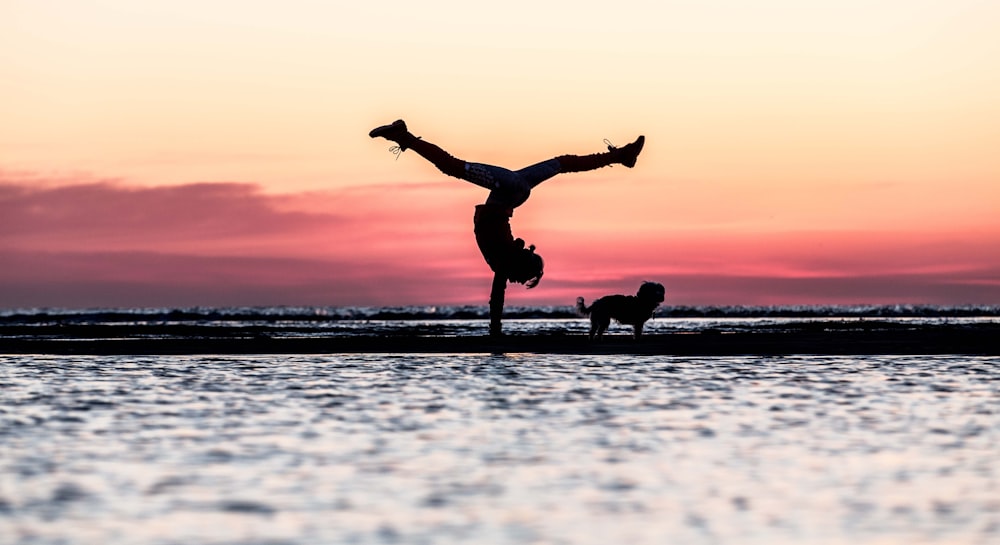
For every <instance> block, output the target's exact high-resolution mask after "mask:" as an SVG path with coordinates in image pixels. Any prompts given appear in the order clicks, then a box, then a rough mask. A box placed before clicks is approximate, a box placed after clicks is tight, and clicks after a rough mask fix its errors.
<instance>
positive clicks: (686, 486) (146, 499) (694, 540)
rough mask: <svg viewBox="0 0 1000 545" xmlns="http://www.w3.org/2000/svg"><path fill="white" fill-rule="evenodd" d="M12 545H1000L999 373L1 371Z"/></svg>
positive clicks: (794, 363) (910, 365)
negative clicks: (776, 544) (750, 544)
mask: <svg viewBox="0 0 1000 545" xmlns="http://www.w3.org/2000/svg"><path fill="white" fill-rule="evenodd" d="M0 384H2V390H0V401H2V404H0V542H2V543H5V544H32V545H34V544H64V543H73V544H76V543H95V544H97V543H100V544H109V543H110V544H117V543H121V544H130V543H135V544H144V545H145V544H182V543H183V544H190V543H199V544H216V543H218V544H223V543H225V544H265V543H266V544H285V543H287V544H292V543H295V544H298V543H304V544H313V543H315V544H330V543H356V544H448V543H477V544H524V543H537V544H601V545H606V544H613V543H628V544H656V545H661V544H664V543H690V544H715V543H740V544H744V543H760V544H765V543H766V544H774V543H779V544H781V543H795V544H801V543H817V544H828V543H829V544H841V543H844V544H847V543H850V544H883V543H908V544H913V543H916V544H920V543H948V544H956V543H957V544H963V543H969V544H987V543H997V542H1000V358H997V357H964V356H963V357H955V356H934V357H901V356H878V357H861V358H858V357H852V358H838V357H822V356H810V357H797V358H789V357H782V358H761V357H739V358H702V359H683V358H676V357H663V356H645V357H644V356H599V357H596V356H595V357H591V356H585V357H584V356H560V355H536V354H509V355H505V356H499V355H487V354H482V355H476V354H473V355H445V354H441V355H399V356H386V355H378V354H364V355H337V354H332V355H316V356H273V355H268V356H233V357H217V356H169V357H135V356H132V357H122V356H115V357H105V356H72V357H46V356H37V355H34V356H33V355H26V356H10V355H8V356H0Z"/></svg>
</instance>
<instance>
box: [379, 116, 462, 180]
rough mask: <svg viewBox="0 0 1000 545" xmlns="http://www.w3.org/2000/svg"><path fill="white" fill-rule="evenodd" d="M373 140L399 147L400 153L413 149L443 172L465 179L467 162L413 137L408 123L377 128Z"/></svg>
mask: <svg viewBox="0 0 1000 545" xmlns="http://www.w3.org/2000/svg"><path fill="white" fill-rule="evenodd" d="M368 136H370V137H372V138H378V137H382V138H385V139H386V140H389V141H391V142H395V143H396V144H398V145H399V149H400V151H406V150H408V149H412V150H413V151H415V152H417V155H419V156H421V157H423V158H424V159H427V160H428V161H430V162H431V164H433V165H434V166H436V167H437V168H438V170H440V171H441V172H443V173H445V174H447V175H448V176H454V177H455V178H464V174H465V161H463V160H461V159H457V158H455V157H452V156H451V154H449V153H448V152H446V151H444V150H443V149H441V148H440V147H438V146H436V145H434V144H431V143H430V142H426V141H424V140H421V139H420V137H417V136H413V134H412V133H411V132H410V131H409V130H407V128H406V122H404V121H403V120H402V119H397V120H396V121H393V122H392V123H390V124H388V125H382V126H381V127H376V128H374V129H372V130H371V132H369V133H368Z"/></svg>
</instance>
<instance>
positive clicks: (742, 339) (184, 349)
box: [0, 322, 1000, 356]
mask: <svg viewBox="0 0 1000 545" xmlns="http://www.w3.org/2000/svg"><path fill="white" fill-rule="evenodd" d="M883 326H884V324H882V325H880V324H878V323H875V322H872V323H867V322H865V323H861V324H853V326H852V327H844V324H842V323H837V322H810V323H808V324H798V325H794V326H791V327H784V328H783V329H781V330H774V329H766V328H762V329H760V330H751V331H739V332H726V331H703V332H694V333H692V332H679V333H666V334H656V335H647V336H644V337H643V338H642V339H641V340H640V341H638V342H636V341H634V340H633V339H632V338H631V336H628V335H623V334H618V335H609V336H606V337H605V338H604V339H603V340H600V341H591V340H589V339H588V338H587V337H586V336H585V335H580V334H565V335H563V334H537V335H518V334H514V335H508V336H504V337H502V338H491V337H488V336H478V335H466V336H462V335H457V336H456V335H451V336H433V335H418V334H413V333H399V334H373V335H353V336H312V337H282V336H273V335H266V334H261V332H259V331H252V330H249V331H248V330H239V329H236V330H234V329H232V328H213V327H208V328H202V329H200V330H199V332H198V335H191V336H183V337H169V336H152V335H150V336H147V334H148V331H147V328H144V327H143V326H135V325H121V326H113V327H102V328H100V329H99V330H96V329H95V328H93V327H79V328H75V327H73V326H64V327H60V328H59V331H58V335H55V334H49V335H41V334H39V335H24V334H18V335H14V334H12V333H13V332H12V331H3V330H0V334H3V336H2V337H0V354H49V355H74V354H77V355H171V354H174V355H196V354H233V355H237V354H243V355H249V354H359V353H372V354H377V353H385V354H402V353H446V354H447V353H454V354H470V353H488V354H489V353H540V354H541V353H544V354H570V355H574V354H575V355H613V354H632V355H676V356H729V355H762V356H777V355H799V354H801V355H808V354H816V355H892V354H899V355H917V354H927V355H932V354H956V355H990V356H995V355H1000V324H996V323H986V324H971V325H970V324H934V325H926V324H925V325H917V326H913V327H909V326H907V327H900V326H896V327H883ZM5 329H6V328H5ZM98 332H99V334H97V333H98Z"/></svg>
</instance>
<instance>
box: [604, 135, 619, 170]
mask: <svg viewBox="0 0 1000 545" xmlns="http://www.w3.org/2000/svg"><path fill="white" fill-rule="evenodd" d="M604 145H605V146H607V147H608V151H615V150H616V149H618V146H616V145H614V144H612V143H611V140H608V139H607V138H605V139H604ZM608 166H611V167H613V166H615V165H608Z"/></svg>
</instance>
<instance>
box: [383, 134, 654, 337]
mask: <svg viewBox="0 0 1000 545" xmlns="http://www.w3.org/2000/svg"><path fill="white" fill-rule="evenodd" d="M368 136H370V137H372V138H379V137H381V138H385V139H386V140H389V141H391V142H395V143H396V146H393V148H390V149H391V150H392V151H393V152H395V153H401V152H403V151H406V150H408V149H412V150H413V151H415V152H417V155H420V156H421V157H423V158H424V159H427V160H428V161H430V162H431V163H432V164H433V165H434V166H436V167H437V168H438V170H440V171H441V172H443V173H445V174H447V175H448V176H453V177H455V178H459V179H462V180H465V181H467V182H472V183H474V184H476V185H478V186H480V187H484V188H486V189H488V190H490V193H489V196H487V197H486V202H485V203H483V204H480V205H477V206H476V213H475V215H474V217H473V225H474V229H473V230H474V232H475V235H476V244H477V245H478V246H479V251H480V252H482V254H483V258H485V259H486V264H487V265H489V267H490V269H491V270H493V285H492V288H491V289H490V335H493V336H499V335H502V330H501V316H502V314H503V304H504V292H505V291H506V288H507V282H517V283H519V284H524V285H525V286H526V287H527V288H528V289H531V288H533V287H535V286H536V285H538V281H539V280H541V278H542V273H543V269H544V262H543V261H542V257H541V256H540V255H538V254H536V253H535V246H534V245H530V246H527V247H525V243H524V240H522V239H520V238H518V239H515V238H514V235H513V234H512V232H511V229H510V218H511V217H513V215H514V209H515V208H517V207H518V206H521V205H522V204H524V202H525V201H526V200H528V196H529V195H530V194H531V190H532V188H534V187H535V186H537V185H538V184H540V183H542V182H544V181H545V180H548V179H549V178H551V177H553V176H555V175H556V174H561V173H564V172H583V171H587V170H594V169H598V168H601V167H606V166H608V165H613V164H621V165H625V166H626V167H628V168H632V167H634V166H635V162H636V158H637V157H638V156H639V152H640V151H642V146H643V144H644V143H645V140H646V139H645V137H643V136H640V137H639V138H637V139H636V140H635V142H632V143H631V144H628V145H625V146H622V147H620V148H616V147H614V146H612V145H610V144H609V145H608V151H607V152H604V153H594V154H591V155H561V156H559V157H555V158H553V159H549V160H547V161H542V162H541V163H537V164H534V165H531V166H529V167H525V168H522V169H521V170H508V169H506V168H502V167H498V166H493V165H487V164H482V163H470V162H467V161H463V160H461V159H457V158H455V157H452V156H451V155H450V154H449V153H448V152H446V151H444V150H443V149H441V148H440V147H438V146H437V145H435V144H432V143H430V142H428V141H426V140H423V139H421V138H420V137H417V136H414V135H413V134H412V133H410V131H409V130H408V129H407V128H406V123H405V122H404V121H403V120H402V119H399V120H396V121H394V122H392V123H390V124H388V125H382V126H381V127H376V128H374V129H372V130H371V132H369V133H368ZM397 147H398V149H397Z"/></svg>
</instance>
